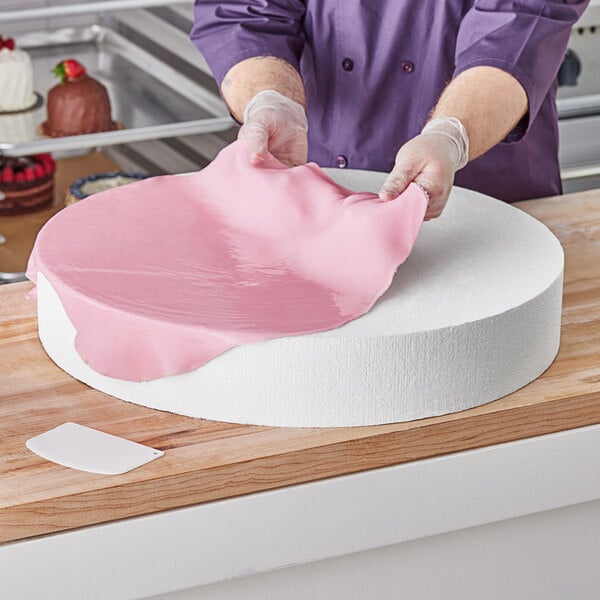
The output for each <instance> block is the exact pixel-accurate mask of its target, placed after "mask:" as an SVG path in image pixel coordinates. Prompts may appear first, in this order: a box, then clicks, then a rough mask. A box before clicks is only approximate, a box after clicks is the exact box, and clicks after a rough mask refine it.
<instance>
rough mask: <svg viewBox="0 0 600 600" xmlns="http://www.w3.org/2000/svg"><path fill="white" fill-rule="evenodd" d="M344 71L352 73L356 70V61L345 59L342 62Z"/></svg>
mask: <svg viewBox="0 0 600 600" xmlns="http://www.w3.org/2000/svg"><path fill="white" fill-rule="evenodd" d="M342 69H344V71H352V69H354V61H353V60H352V59H351V58H345V59H344V60H343V61H342Z"/></svg>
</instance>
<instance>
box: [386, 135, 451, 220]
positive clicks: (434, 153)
mask: <svg viewBox="0 0 600 600" xmlns="http://www.w3.org/2000/svg"><path fill="white" fill-rule="evenodd" d="M450 146H452V144H451V142H450V141H449V140H447V139H445V137H444V136H434V135H419V136H417V137H415V138H413V139H412V140H409V141H408V142H406V144H404V146H402V147H401V148H400V150H399V151H398V153H397V154H396V161H395V165H394V168H393V169H392V172H391V173H390V174H389V176H388V178H387V179H386V181H385V183H384V184H383V186H382V187H381V190H380V191H379V197H380V198H381V200H394V199H395V198H397V197H398V196H399V195H400V194H402V192H403V191H404V190H405V189H406V188H407V187H408V185H409V183H411V182H414V183H416V184H418V185H420V186H421V187H422V188H423V189H424V190H425V192H426V193H427V196H428V200H429V202H428V205H427V211H426V213H425V220H429V219H434V218H436V217H439V216H440V215H441V214H442V211H443V210H444V206H445V205H446V202H447V200H448V196H449V195H450V190H451V189H452V184H453V182H454V173H455V168H454V163H455V160H454V158H453V154H452V153H455V150H454V147H453V146H452V147H450ZM450 150H451V151H452V153H451V152H450Z"/></svg>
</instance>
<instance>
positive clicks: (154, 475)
mask: <svg viewBox="0 0 600 600" xmlns="http://www.w3.org/2000/svg"><path fill="white" fill-rule="evenodd" d="M519 206H520V208H522V209H523V210H525V211H527V212H528V213H530V214H532V215H533V216H535V217H536V218H538V219H539V220H541V221H543V222H544V223H546V224H547V225H548V226H549V227H550V229H551V230H552V231H553V232H554V233H555V234H556V235H557V236H558V237H559V239H560V240H561V241H562V243H563V245H564V248H565V252H566V269H565V288H564V308H563V329H562V341H561V348H560V352H559V355H558V358H557V359H556V361H555V362H554V363H553V364H552V366H551V367H550V368H549V369H548V370H547V371H546V372H545V373H544V374H543V375H542V376H541V377H540V378H539V379H537V380H536V381H534V382H533V383H531V384H530V385H528V386H526V387H525V388H523V389H521V390H519V391H517V392H515V393H514V394H511V395H510V396H507V397H505V398H503V399H501V400H497V401H495V402H492V403H489V404H487V405H485V406H481V407H478V408H475V409H471V410H468V411H464V412H461V413H455V414H452V415H446V416H442V417H434V418H431V419H423V420H420V421H413V422H408V423H398V424H394V425H383V426H377V427H357V428H344V429H286V428H269V427H254V426H248V425H233V424H227V423H218V422H212V421H205V420H201V419H193V418H189V417H182V416H178V415H173V414H169V413H164V412H159V411H156V410H151V409H147V408H144V407H141V406H137V405H133V404H129V403H127V402H124V401H121V400H117V399H115V398H112V397H110V396H107V395H105V394H102V393H100V392H97V391H95V390H93V389H90V388H88V387H87V386H86V385H84V384H82V383H80V382H78V381H76V380H74V379H73V378H71V377H70V376H69V375H67V374H65V373H64V372H63V371H61V370H60V369H59V368H58V367H56V366H55V365H54V364H53V363H52V362H51V361H50V359H49V358H48V357H47V356H46V354H45V353H44V351H43V349H42V347H41V345H40V343H39V341H38V338H37V333H36V318H35V302H34V301H32V300H27V299H26V298H25V294H26V293H27V292H28V290H29V289H30V288H31V285H30V284H29V283H17V284H10V285H5V286H0V542H6V541H10V540H18V539H22V538H27V537H31V536H37V535H41V534H46V533H51V532H57V531H61V530H66V529H71V528H76V527H82V526H85V525H90V524H94V523H101V522H105V521H112V520H115V519H121V518H125V517H131V516H134V515H142V514H148V513H153V512H157V511H161V510H166V509H170V508H175V507H181V506H187V505H192V504H197V503H201V502H208V501H212V500H218V499H223V498H228V497H232V496H237V495H241V494H248V493H252V492H259V491H262V490H267V489H271V488H276V487H280V486H285V485H290V484H295V483H300V482H306V481H312V480H317V479H321V478H326V477H332V476H335V475H342V474H347V473H353V472H357V471H362V470H366V469H373V468H376V467H382V466H386V465H393V464H398V463H403V462H407V461H414V460H418V459H423V458H427V457H432V456H437V455H441V454H447V453H450V452H456V451H460V450H466V449H471V448H478V447H483V446H487V445H490V444H496V443H500V442H508V441H512V440H517V439H521V438H527V437H531V436H536V435H540V434H545V433H550V432H556V431H560V430H565V429H571V428H574V427H579V426H583V425H590V424H594V423H600V190H598V191H591V192H583V193H578V194H573V195H570V196H562V197H556V198H548V199H543V200H535V201H528V202H523V203H520V205H519ZM66 421H74V422H77V423H80V424H82V425H88V426H90V427H94V428H97V429H100V430H102V431H106V432H108V433H112V434H115V435H119V436H123V437H125V438H128V439H131V440H134V441H137V442H140V443H144V444H148V445H150V446H153V447H155V448H158V449H161V450H164V451H165V453H166V454H165V456H164V457H163V458H160V459H158V460H156V461H153V462H152V463H149V464H147V465H145V466H143V467H141V468H139V469H136V470H134V471H131V472H130V473H126V474H124V475H115V476H104V475H95V474H90V473H84V472H79V471H75V470H72V469H68V468H65V467H61V466H59V465H55V464H53V463H50V462H47V461H45V460H43V459H41V458H39V457H38V456H36V455H35V454H33V453H31V452H30V451H29V450H28V449H27V448H26V447H25V441H26V440H27V439H28V438H30V437H32V436H35V435H37V434H39V433H42V432H44V431H47V430H48V429H51V428H53V427H55V426H57V425H60V424H61V423H64V422H66ZM584 458H585V457H582V459H584Z"/></svg>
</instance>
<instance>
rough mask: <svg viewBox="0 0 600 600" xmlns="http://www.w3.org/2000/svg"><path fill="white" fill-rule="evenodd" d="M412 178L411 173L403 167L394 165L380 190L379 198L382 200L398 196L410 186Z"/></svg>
mask: <svg viewBox="0 0 600 600" xmlns="http://www.w3.org/2000/svg"><path fill="white" fill-rule="evenodd" d="M411 180H412V177H411V176H410V173H409V172H407V171H406V170H405V169H404V168H403V167H399V168H397V167H394V169H393V170H392V172H391V173H390V174H389V175H388V178H387V179H386V180H385V183H384V184H383V185H382V186H381V189H380V190H379V198H380V199H381V200H393V199H394V198H397V197H398V196H399V195H400V194H401V193H402V192H403V191H404V190H405V189H406V188H407V187H408V184H409V183H410V182H411Z"/></svg>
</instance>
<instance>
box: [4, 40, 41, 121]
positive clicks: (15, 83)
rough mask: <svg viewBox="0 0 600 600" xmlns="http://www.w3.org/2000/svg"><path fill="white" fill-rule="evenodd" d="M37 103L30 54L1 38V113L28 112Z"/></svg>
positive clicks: (11, 41) (12, 41)
mask: <svg viewBox="0 0 600 600" xmlns="http://www.w3.org/2000/svg"><path fill="white" fill-rule="evenodd" d="M36 102H37V96H36V94H35V92H34V91H33V67H32V65H31V58H30V57H29V54H27V52H25V51H24V50H21V49H20V48H17V47H16V46H15V42H14V40H13V39H12V38H3V37H2V36H0V112H16V111H21V110H28V109H30V108H32V107H33V106H34V105H35V104H36Z"/></svg>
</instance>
